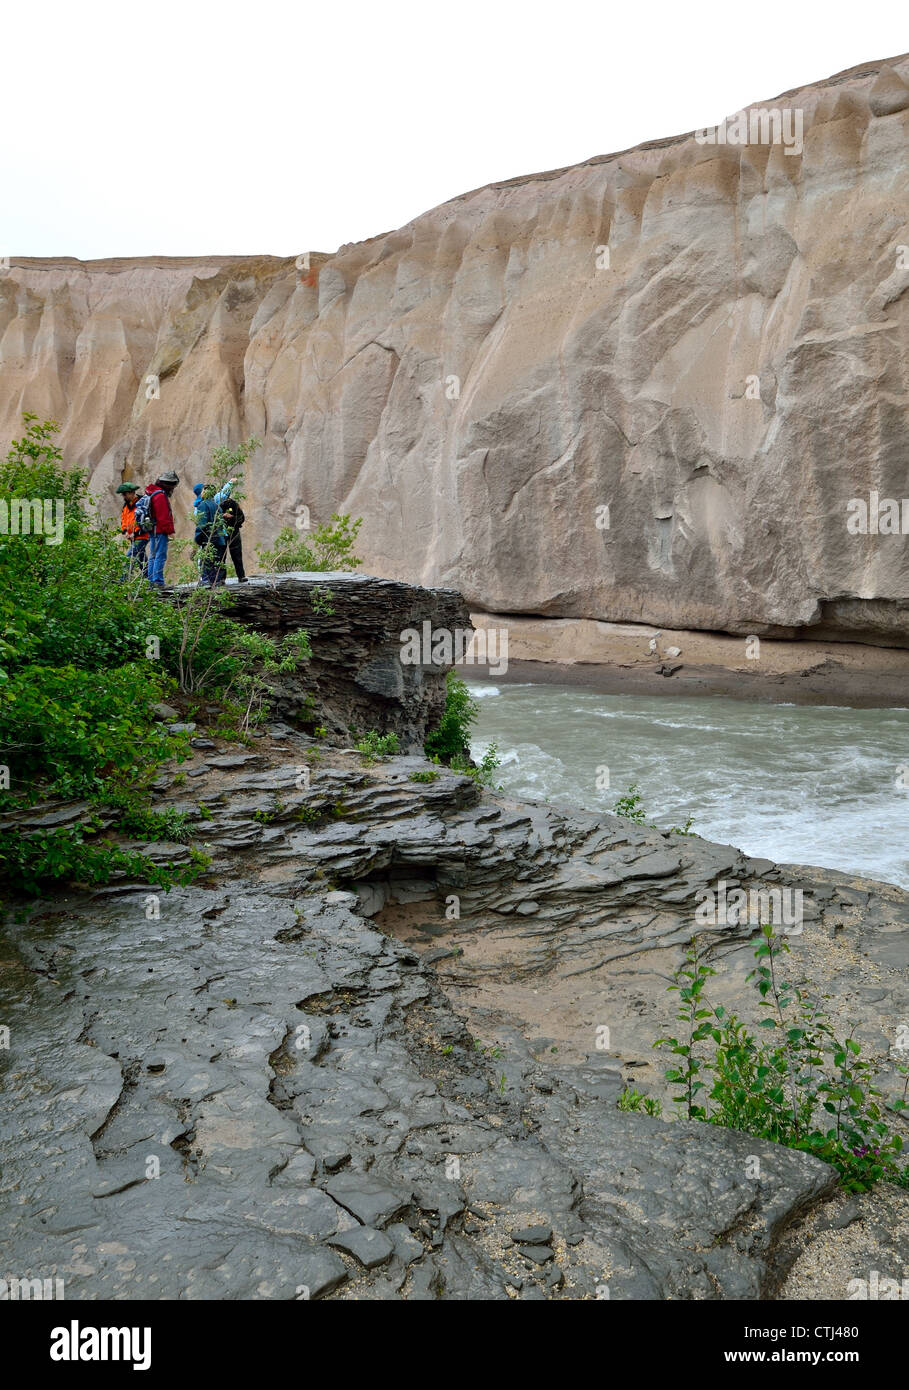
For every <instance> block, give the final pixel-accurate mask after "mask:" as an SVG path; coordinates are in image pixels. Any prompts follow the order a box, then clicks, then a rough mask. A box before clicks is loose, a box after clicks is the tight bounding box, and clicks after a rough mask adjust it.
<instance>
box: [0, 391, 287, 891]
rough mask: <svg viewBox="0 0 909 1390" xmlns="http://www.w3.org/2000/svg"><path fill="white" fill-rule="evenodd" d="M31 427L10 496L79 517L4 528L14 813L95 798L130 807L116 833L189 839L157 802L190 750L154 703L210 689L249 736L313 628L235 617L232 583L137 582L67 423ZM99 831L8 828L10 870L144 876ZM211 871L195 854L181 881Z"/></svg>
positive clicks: (36, 877) (236, 453) (7, 481)
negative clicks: (57, 437)
mask: <svg viewBox="0 0 909 1390" xmlns="http://www.w3.org/2000/svg"><path fill="white" fill-rule="evenodd" d="M24 426H25V427H24V431H23V434H22V437H21V438H20V439H17V440H14V441H13V443H12V445H11V446H10V449H9V452H8V454H7V456H6V458H5V459H3V460H0V499H2V500H3V501H4V502H7V503H9V502H10V501H11V500H12V499H13V498H18V499H25V498H29V499H31V498H40V499H43V500H44V501H46V502H48V503H49V504H50V505H51V507H53V505H54V504H55V503H56V504H62V508H63V512H62V525H61V526H60V527H59V532H58V534H54V535H47V534H43V533H42V532H40V531H39V533H38V534H25V535H12V534H7V535H0V764H2V765H3V766H4V767H6V768H8V769H9V778H8V784H7V779H6V777H5V776H4V777H3V779H2V781H0V806H2V809H3V810H15V809H20V808H22V807H25V806H28V805H31V804H33V803H35V802H36V801H39V800H41V799H43V798H53V797H62V798H85V799H87V800H89V801H90V802H92V803H94V804H95V805H97V806H108V807H111V808H113V809H114V810H115V812H116V814H117V817H118V819H117V822H116V824H115V826H114V829H115V830H122V831H123V833H125V834H135V835H136V836H139V835H144V836H148V837H149V838H162V837H163V838H167V839H182V838H185V837H186V836H187V835H188V834H189V827H188V824H187V823H186V821H185V819H184V820H180V819H179V817H178V816H177V815H176V813H173V812H160V813H156V812H152V811H151V810H150V808H149V800H150V795H151V791H150V787H151V781H152V777H153V774H154V771H155V769H156V768H157V767H158V766H159V765H160V764H161V763H162V762H163V761H165V760H166V759H168V758H171V757H173V756H178V757H179V756H180V754H181V752H182V750H183V749H184V748H185V744H186V740H185V738H175V737H172V736H170V735H168V734H167V732H166V730H165V729H164V728H163V727H162V726H161V724H160V723H158V722H156V721H155V719H154V717H153V712H152V708H151V706H152V705H153V704H154V703H156V702H158V701H160V700H161V699H162V698H164V699H166V698H168V697H169V696H172V695H173V694H175V693H176V692H177V691H178V690H182V691H183V692H185V693H187V694H189V693H195V694H200V695H204V696H205V697H207V699H208V700H210V701H217V702H220V703H221V705H222V708H223V710H224V711H225V712H226V713H227V714H228V715H229V717H230V719H231V721H232V728H233V729H234V731H235V732H234V734H233V736H234V737H237V736H241V737H242V736H243V734H244V733H245V732H246V731H247V730H248V729H249V727H250V725H251V724H254V723H255V722H256V721H257V720H259V719H260V718H261V717H262V716H263V714H264V713H265V712H266V710H267V707H268V698H269V684H270V681H271V679H272V678H273V677H274V676H276V675H279V674H281V673H283V672H287V671H292V670H295V669H296V668H297V667H298V666H299V664H300V663H301V662H302V661H305V660H306V659H307V658H308V656H309V655H310V654H311V649H310V646H309V641H308V638H307V635H306V634H305V633H303V632H300V633H294V634H291V635H290V636H289V637H286V638H285V639H284V640H283V641H282V642H280V643H276V642H273V641H271V640H270V639H269V638H266V637H263V636H262V635H261V634H257V633H251V632H249V631H248V630H247V629H245V628H243V627H241V626H240V625H239V624H238V623H234V622H232V621H231V620H230V619H229V618H228V617H227V616H226V615H225V614H224V613H223V612H221V605H222V603H223V601H224V599H223V597H222V595H223V593H224V591H219V590H209V589H202V590H199V589H193V590H192V591H191V592H190V594H189V595H188V596H186V597H185V598H184V600H183V602H182V603H179V604H177V603H172V602H169V601H167V600H165V599H163V598H162V597H161V595H160V594H159V593H157V592H155V591H153V590H152V589H151V588H150V586H149V585H148V584H147V583H146V581H145V580H144V579H143V578H142V576H141V574H139V573H138V572H135V573H134V574H133V576H132V577H129V576H128V575H127V573H126V568H127V567H126V561H125V556H124V545H123V540H122V538H121V537H120V535H119V533H118V531H117V529H116V526H115V525H111V524H110V523H102V522H101V521H99V519H98V517H97V515H96V514H95V512H94V503H93V501H92V499H91V498H90V497H89V495H88V492H87V487H86V479H85V475H84V473H82V472H81V471H80V470H78V469H73V470H68V469H67V468H66V467H65V466H64V463H63V459H62V455H61V453H60V450H59V449H58V448H57V446H56V444H55V442H54V438H53V436H54V434H55V433H56V431H57V426H56V425H55V424H54V422H53V421H45V422H44V423H39V422H38V420H37V418H36V417H35V416H34V415H26V416H25V417H24ZM254 445H255V441H250V442H249V443H248V444H247V445H241V446H240V448H239V450H233V451H230V450H227V451H220V452H221V453H224V457H223V458H220V460H219V451H217V450H216V451H215V457H214V460H213V466H221V465H224V466H225V467H229V468H230V469H231V470H232V472H233V473H235V472H236V471H237V464H238V461H242V460H241V458H240V456H241V455H242V457H243V459H245V458H246V457H247V456H248V454H249V453H250V452H251V451H252V447H253V446H254ZM56 515H57V517H59V512H58V513H57V514H56ZM58 539H59V541H60V543H59V544H58V543H56V542H57V540H58ZM93 829H94V830H95V831H97V826H96V825H95V826H92V825H91V824H89V825H87V826H86V827H83V829H82V830H81V831H75V830H66V831H60V832H59V833H56V832H55V833H54V834H53V835H51V836H50V837H48V836H46V835H39V836H34V835H30V834H26V835H24V836H22V837H21V846H20V848H18V849H17V848H16V847H15V846H14V845H13V844H12V843H11V841H10V836H11V835H12V834H13V832H5V833H4V841H3V851H2V855H0V879H3V878H11V879H12V880H14V881H16V880H18V881H19V882H20V883H21V884H22V885H35V884H37V883H39V882H40V881H41V879H42V876H43V877H45V878H47V879H63V878H66V876H67V866H68V869H69V871H70V872H71V876H74V877H77V878H78V879H80V881H94V882H96V881H101V880H102V878H103V875H104V873H105V872H108V871H110V872H113V871H114V870H115V869H119V870H123V871H125V872H130V873H134V874H135V873H138V867H137V866H138V865H139V863H140V860H141V856H140V857H138V858H137V857H136V856H132V858H130V856H129V853H128V852H126V851H121V850H118V849H117V848H116V847H113V846H110V845H108V844H107V842H106V841H105V840H103V839H102V838H100V837H99V836H97V834H96V835H94V836H93V835H92V830H93ZM124 854H126V856H127V857H126V858H125V859H124V858H123V855H124ZM149 863H150V861H149ZM105 864H107V866H108V868H107V869H105V867H104V866H105ZM200 864H201V859H200V858H199V856H194V858H193V861H192V863H191V865H190V866H189V867H188V868H186V869H181V870H180V875H181V876H182V877H180V878H177V879H174V880H173V881H183V877H185V875H186V874H187V873H190V874H191V873H192V872H198V869H199V866H200ZM146 867H148V866H146ZM148 872H149V873H152V868H150V867H148ZM167 872H168V871H167V870H162V869H159V868H154V870H153V878H152V881H154V882H162V883H163V882H165V881H166V876H167ZM162 875H163V877H162Z"/></svg>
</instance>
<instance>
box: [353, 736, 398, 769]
mask: <svg viewBox="0 0 909 1390" xmlns="http://www.w3.org/2000/svg"><path fill="white" fill-rule="evenodd" d="M356 748H357V752H358V753H362V755H363V758H364V760H365V761H366V762H367V763H377V762H378V761H379V759H380V758H389V757H391V756H392V754H394V753H398V752H399V751H400V749H399V746H398V736H397V734H394V733H391V734H380V733H378V732H377V730H375V729H370V730H369V732H368V733H366V734H364V735H363V737H362V738H359V739H357V744H356Z"/></svg>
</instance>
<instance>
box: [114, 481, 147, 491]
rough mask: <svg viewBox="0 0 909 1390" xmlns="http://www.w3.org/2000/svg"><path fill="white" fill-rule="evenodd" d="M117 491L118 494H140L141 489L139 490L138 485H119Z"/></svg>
mask: <svg viewBox="0 0 909 1390" xmlns="http://www.w3.org/2000/svg"><path fill="white" fill-rule="evenodd" d="M117 491H118V492H141V491H142V489H141V488H140V486H139V484H138V483H121V484H120V486H119V487H118V488H117Z"/></svg>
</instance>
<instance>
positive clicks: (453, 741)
mask: <svg viewBox="0 0 909 1390" xmlns="http://www.w3.org/2000/svg"><path fill="white" fill-rule="evenodd" d="M479 712H480V711H479V709H478V707H477V702H476V700H474V699H473V697H472V696H471V694H470V691H469V690H468V689H467V686H466V685H465V684H464V682H463V681H462V680H461V678H460V677H459V676H458V675H457V673H456V672H455V671H454V670H453V669H452V670H451V671H449V672H448V675H447V676H446V677H445V708H444V709H443V711H442V718H441V720H440V722H439V727H438V728H437V729H434V730H433V731H432V733H430V734H429V735H427V738H426V741H425V743H424V744H423V747H424V749H425V752H426V755H427V757H430V758H432V757H436V758H438V759H439V761H440V762H443V763H451V760H452V758H456V757H461V758H467V759H469V758H470V726H471V725H472V724H473V723H474V721H475V720H476V718H477V715H478V714H479Z"/></svg>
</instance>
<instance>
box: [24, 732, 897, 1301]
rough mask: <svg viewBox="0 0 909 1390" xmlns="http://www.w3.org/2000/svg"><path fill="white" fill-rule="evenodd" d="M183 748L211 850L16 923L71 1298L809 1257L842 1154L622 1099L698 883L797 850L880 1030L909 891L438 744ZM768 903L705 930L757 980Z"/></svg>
mask: <svg viewBox="0 0 909 1390" xmlns="http://www.w3.org/2000/svg"><path fill="white" fill-rule="evenodd" d="M303 768H305V769H307V770H308V776H307V777H305V778H303V779H302V782H303V785H301V778H300V772H301V769H303ZM182 772H183V778H185V780H183V779H181V777H180V774H179V773H178V772H177V770H176V769H173V770H171V771H167V772H165V773H163V774H162V777H161V783H160V788H159V796H160V801H159V803H158V804H159V805H161V806H162V807H164V806H168V807H174V808H176V809H183V810H185V811H187V812H188V814H189V815H190V816H191V817H192V818H193V819H194V820H195V822H196V824H197V827H198V835H197V838H196V840H195V843H196V844H197V845H198V846H199V847H200V848H202V849H204V850H205V852H206V853H207V854H208V855H209V856H210V867H209V869H208V870H207V872H206V875H205V877H203V878H202V879H201V880H200V881H199V882H197V883H196V884H195V885H194V886H192V887H187V888H175V889H173V890H172V891H171V892H169V893H167V894H164V893H161V892H160V891H159V890H150V889H149V888H148V887H147V886H143V885H140V884H135V883H129V882H119V883H115V884H113V885H111V886H110V887H109V888H107V889H104V890H101V891H98V892H95V893H93V894H91V895H89V894H79V893H72V892H71V893H69V894H66V895H58V896H56V897H53V898H50V899H48V900H46V901H44V902H42V903H40V904H38V905H35V906H33V907H31V908H29V909H25V910H23V911H22V912H21V913H18V914H10V915H9V916H8V918H7V921H6V924H5V926H4V952H3V954H4V969H3V971H2V972H0V1020H2V1022H3V1023H4V1024H5V1025H6V1026H7V1027H8V1028H9V1029H10V1035H9V1037H10V1045H9V1049H8V1050H7V1051H0V1061H2V1063H3V1065H4V1068H5V1079H4V1086H5V1091H6V1097H7V1098H6V1101H5V1104H4V1111H3V1117H2V1119H0V1136H2V1156H0V1171H2V1177H0V1206H2V1223H3V1228H4V1231H5V1241H4V1246H5V1254H6V1259H7V1263H8V1264H10V1267H11V1268H13V1267H15V1269H16V1270H17V1271H20V1270H21V1271H22V1272H23V1274H24V1273H26V1272H28V1273H30V1274H32V1275H34V1276H36V1277H37V1275H38V1274H41V1275H42V1276H47V1277H51V1276H53V1277H59V1278H62V1279H64V1281H65V1289H66V1297H68V1298H73V1299H94V1298H101V1297H118V1298H136V1297H153V1298H174V1297H184V1298H203V1297H204V1298H212V1297H214V1298H284V1299H293V1298H318V1297H324V1298H332V1299H345V1298H371V1299H384V1298H392V1299H395V1298H403V1299H429V1298H444V1299H462V1298H483V1299H509V1298H512V1299H513V1298H521V1299H528V1298H529V1299H546V1298H573V1299H576V1298H606V1297H609V1298H618V1299H627V1298H644V1299H665V1298H696V1299H702V1298H707V1299H710V1298H734V1299H736V1298H738V1299H754V1298H762V1297H773V1296H774V1295H775V1294H776V1293H777V1292H778V1291H779V1289H780V1288H781V1286H782V1282H783V1280H784V1279H785V1277H786V1273H787V1270H788V1268H789V1266H790V1265H791V1264H792V1262H793V1260H795V1259H797V1257H798V1256H799V1254H800V1252H801V1245H800V1243H799V1241H798V1239H797V1238H796V1235H795V1232H796V1230H797V1225H796V1223H798V1222H799V1221H801V1220H802V1219H803V1218H804V1217H805V1216H806V1215H809V1214H811V1213H812V1212H813V1209H814V1208H815V1207H816V1205H817V1204H818V1203H819V1202H822V1201H824V1200H825V1199H827V1198H828V1197H830V1196H831V1195H832V1193H833V1190H834V1174H833V1171H832V1170H831V1169H829V1168H827V1167H826V1166H825V1165H823V1164H821V1163H819V1162H817V1161H816V1160H815V1159H813V1158H811V1157H808V1156H807V1155H804V1154H800V1153H797V1152H794V1151H791V1150H787V1149H783V1148H779V1147H778V1146H775V1145H773V1144H769V1143H766V1142H764V1141H761V1140H756V1139H753V1138H751V1137H749V1136H746V1135H742V1134H737V1133H735V1132H732V1131H728V1130H722V1129H717V1128H714V1127H713V1126H709V1125H692V1124H688V1123H686V1122H681V1121H678V1122H673V1123H667V1122H665V1120H661V1119H656V1118H650V1117H648V1116H646V1115H634V1114H624V1113H621V1112H620V1111H619V1110H618V1109H617V1108H616V1103H617V1100H618V1097H619V1094H620V1092H621V1091H622V1089H623V1087H624V1086H625V1085H626V1083H627V1084H639V1083H641V1081H642V1078H643V1079H644V1080H646V1082H647V1085H646V1086H645V1089H648V1090H652V1089H654V1088H656V1089H658V1069H657V1068H655V1067H654V1066H653V1065H652V1063H651V1064H649V1063H648V1055H649V1053H650V1044H651V1043H652V1041H653V1039H654V1038H655V1037H656V1036H658V1035H659V1034H660V1033H662V1032H664V1031H665V1029H666V1027H667V1026H668V1025H669V1024H670V1021H671V1019H672V1016H673V1013H674V1006H673V1004H672V1003H671V1000H672V999H673V997H674V996H671V995H667V993H666V984H667V983H668V972H669V971H670V970H671V969H672V968H674V966H675V965H676V964H677V963H678V961H679V960H680V959H681V955H682V952H683V949H684V946H685V943H686V942H687V940H688V939H690V937H691V935H692V932H693V923H694V911H695V904H696V901H697V898H698V894H699V892H702V891H703V890H704V889H706V888H709V887H711V886H714V885H715V884H716V882H717V880H718V879H724V880H725V881H726V882H727V884H728V885H729V886H730V887H731V886H732V885H734V884H742V885H745V886H746V887H748V886H754V885H761V886H763V887H764V888H768V887H771V886H772V885H774V884H780V883H792V882H793V881H796V882H798V883H799V884H800V885H801V886H802V888H803V889H804V890H805V896H806V900H807V901H806V909H805V922H804V925H803V929H802V932H801V933H800V934H799V935H797V936H793V937H792V959H793V962H794V969H795V971H796V974H797V976H798V977H799V978H807V979H808V980H809V981H810V983H811V984H812V985H813V986H814V987H816V988H818V989H820V990H823V992H825V993H831V994H833V995H835V1001H834V1007H835V1010H836V1012H837V1014H838V1015H841V1016H844V1015H848V1014H850V1013H857V1014H858V1015H859V1016H860V1017H861V1019H862V1021H863V1028H862V1034H861V1035H862V1036H863V1037H865V1038H866V1039H868V1040H872V1041H874V1042H875V1043H876V1044H877V1046H878V1048H879V1050H883V1051H884V1052H886V1049H887V1043H888V1040H889V1044H890V1045H891V1047H895V1042H896V1038H897V1037H898V1033H897V1028H898V1024H899V1021H900V1020H903V1019H905V1017H906V1012H907V1007H909V998H907V992H909V989H907V984H906V979H907V976H906V963H907V956H909V899H907V896H906V895H905V894H903V893H900V892H899V891H898V890H896V889H893V890H887V889H886V888H884V887H882V886H881V885H871V884H867V883H866V884H861V883H857V882H851V881H849V880H847V879H846V878H845V877H844V876H843V875H837V874H830V873H824V872H822V871H819V870H807V869H804V870H803V869H793V868H791V867H790V868H781V867H780V866H775V865H772V864H770V863H768V862H767V861H755V860H750V859H748V858H747V857H745V856H743V855H742V854H740V853H739V852H738V851H737V850H735V849H732V848H731V847H728V846H721V845H713V844H709V843H707V842H705V841H701V840H699V839H697V837H691V836H678V835H675V834H671V833H663V832H660V831H653V830H647V829H645V828H642V827H639V826H635V825H633V824H631V823H630V822H628V821H624V820H622V819H620V818H618V817H613V816H605V817H594V816H591V815H586V814H582V813H578V812H574V811H572V810H570V809H569V808H557V807H553V806H549V805H545V804H521V803H515V802H512V801H510V800H508V799H507V798H504V797H501V796H499V795H496V794H494V793H491V792H488V791H482V790H480V789H479V788H478V787H477V786H476V784H475V783H474V782H473V781H471V780H470V779H469V778H467V777H464V776H461V775H457V774H454V773H451V772H448V771H444V770H440V769H432V768H430V767H429V766H428V765H427V764H426V763H425V762H424V761H423V760H422V759H419V758H414V757H400V758H393V759H389V760H386V761H383V762H381V763H380V764H377V765H366V766H364V765H363V760H362V759H361V757H360V756H359V755H358V754H356V753H355V752H354V751H353V750H344V749H337V748H328V747H326V746H325V744H324V743H323V742H320V741H319V740H312V739H309V738H307V737H306V736H305V735H302V734H300V733H297V732H295V731H294V730H292V729H290V728H289V727H287V726H286V725H282V724H280V723H279V724H274V725H272V726H271V727H270V728H269V730H268V731H267V733H266V734H265V736H263V737H262V738H260V739H259V740H257V741H256V743H255V745H254V747H253V748H252V749H250V750H243V749H238V748H236V747H234V748H230V747H227V746H225V745H223V743H222V742H221V741H220V740H216V739H197V740H196V743H195V746H194V748H193V756H192V759H191V761H190V762H189V763H185V764H184V765H183V768H182ZM433 772H434V773H435V774H436V775H435V778H434V780H429V781H422V780H414V774H415V773H418V774H421V775H422V776H425V775H426V774H427V773H430V774H431V773H433ZM73 814H77V812H74V813H73ZM60 818H61V819H62V818H63V813H62V812H61V813H60ZM33 822H34V823H36V824H45V825H46V824H47V819H46V812H45V814H44V815H43V816H40V815H39V813H34V816H33ZM22 828H23V831H24V832H26V833H27V831H28V829H29V828H30V827H29V818H28V817H25V818H24V820H23V825H22ZM151 849H152V852H153V853H154V854H155V855H156V856H158V857H160V858H161V859H170V860H172V861H176V860H179V858H180V857H181V856H182V855H186V854H187V853H188V851H187V849H186V847H185V846H180V845H162V844H159V845H156V846H153V847H151ZM453 905H456V912H455V913H454V915H453ZM753 934H754V933H753V930H749V929H748V928H747V927H735V926H728V925H725V924H723V923H718V924H717V925H716V927H715V928H714V929H713V930H711V929H709V928H708V929H707V930H706V932H705V936H706V938H707V939H708V940H709V942H710V946H711V951H712V954H713V958H714V959H715V961H716V963H717V964H718V965H721V966H722V969H723V974H722V977H721V978H722V980H723V981H724V982H725V983H724V986H723V987H724V988H725V989H726V991H727V994H726V997H727V998H729V999H730V1000H733V1001H734V1002H735V1003H736V1005H738V1004H739V1003H740V1002H741V1001H742V998H743V997H744V994H745V992H746V991H745V989H744V983H743V981H744V973H745V971H746V969H747V967H748V965H749V963H750V951H751V949H753V942H749V940H748V938H749V937H750V936H752V935H753ZM718 978H720V977H718ZM534 1001H536V1002H535V1003H534ZM535 1009H536V1012H534V1010H535ZM603 1025H605V1026H606V1027H607V1029H608V1034H607V1037H608V1044H609V1045H608V1048H607V1049H604V1048H603V1047H602V1046H601V1044H600V1041H599V1039H600V1037H601V1030H602V1027H603ZM610 1035H611V1036H610ZM894 1060H898V1058H897V1055H896V1053H894ZM756 1160H757V1163H758V1171H759V1173H760V1176H759V1177H757V1178H756V1177H755V1176H753V1174H754V1173H755V1161H756ZM904 1197H905V1194H901V1193H898V1192H895V1193H894V1195H893V1200H894V1201H902V1199H903V1198H904ZM822 1229H823V1227H822ZM882 1240H883V1244H882V1245H881V1244H879V1245H878V1246H877V1248H876V1258H877V1260H878V1261H879V1263H878V1265H876V1266H875V1267H880V1268H886V1269H889V1268H890V1266H891V1265H893V1263H894V1261H896V1260H898V1259H900V1258H901V1255H900V1252H899V1251H898V1250H897V1249H895V1248H892V1247H889V1246H888V1245H887V1244H886V1238H883V1237H882ZM904 1253H905V1252H903V1254H904ZM861 1273H862V1271H861V1270H858V1271H857V1270H855V1269H852V1268H851V1267H849V1268H846V1267H844V1268H843V1269H842V1270H841V1271H840V1275H841V1282H842V1290H841V1291H840V1292H839V1294H838V1295H836V1296H840V1297H842V1296H845V1286H846V1283H847V1281H848V1279H850V1278H852V1277H854V1276H856V1274H861ZM825 1293H827V1291H825ZM827 1296H829V1293H828V1294H827Z"/></svg>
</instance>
